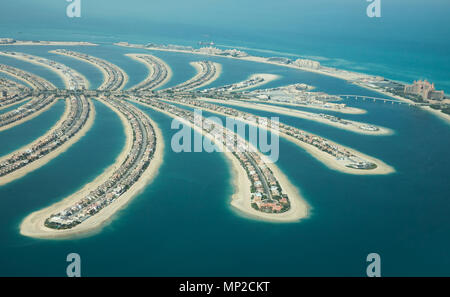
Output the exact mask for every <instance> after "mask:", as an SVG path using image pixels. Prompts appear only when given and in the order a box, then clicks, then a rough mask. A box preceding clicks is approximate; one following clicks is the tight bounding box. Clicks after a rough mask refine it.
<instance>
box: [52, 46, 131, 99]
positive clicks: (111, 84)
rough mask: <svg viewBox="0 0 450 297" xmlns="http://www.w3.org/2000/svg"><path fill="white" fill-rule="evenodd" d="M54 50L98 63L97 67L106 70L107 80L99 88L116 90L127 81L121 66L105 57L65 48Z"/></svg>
mask: <svg viewBox="0 0 450 297" xmlns="http://www.w3.org/2000/svg"><path fill="white" fill-rule="evenodd" d="M53 52H54V53H57V54H62V55H66V56H69V57H74V58H78V59H81V60H85V61H87V62H90V63H92V64H94V65H96V66H97V67H99V68H101V69H103V70H104V71H106V76H105V81H104V83H103V84H102V85H101V86H100V87H99V90H108V91H115V90H117V89H119V88H120V87H122V86H123V85H124V83H125V74H124V72H123V71H122V70H121V69H120V68H119V67H117V66H116V65H114V64H112V63H110V62H108V61H105V60H103V59H100V58H96V57H93V56H90V55H87V54H83V53H78V52H74V51H69V50H65V49H59V50H55V51H53Z"/></svg>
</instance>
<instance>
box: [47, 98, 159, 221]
mask: <svg viewBox="0 0 450 297" xmlns="http://www.w3.org/2000/svg"><path fill="white" fill-rule="evenodd" d="M104 100H107V101H108V102H109V104H111V105H113V106H114V107H115V108H116V109H117V110H119V112H120V113H122V114H123V115H124V116H125V117H126V119H127V121H128V122H129V124H130V125H131V127H132V131H133V141H132V147H131V150H130V151H129V152H128V154H127V157H126V159H125V160H124V162H123V163H122V164H121V165H120V167H119V168H118V169H117V170H115V171H114V172H113V173H112V175H111V176H110V177H109V178H108V179H107V180H106V181H105V182H103V183H102V184H101V185H99V186H98V187H97V188H96V189H94V190H92V191H91V192H89V194H87V195H86V196H84V197H83V198H82V199H81V200H79V201H78V202H76V203H74V204H73V205H72V206H71V207H68V208H66V209H64V210H63V211H61V212H59V213H56V214H52V215H51V216H50V217H49V218H47V219H46V221H45V226H46V227H48V228H52V229H58V230H64V229H71V228H73V227H75V226H77V225H79V224H81V223H82V222H84V221H85V220H86V219H88V218H89V217H91V216H94V215H95V214H97V213H98V212H100V211H101V210H102V209H104V208H105V207H107V206H108V205H110V204H111V203H113V202H114V201H116V200H117V199H118V198H120V197H121V196H122V195H124V194H125V193H126V192H127V191H128V190H129V189H130V188H131V187H132V186H133V184H135V183H136V182H137V181H138V180H139V179H140V177H141V176H142V174H143V173H144V172H145V170H146V169H147V167H148V166H149V165H150V161H151V159H152V157H153V154H154V152H155V147H156V141H157V139H156V135H155V132H154V130H153V126H152V125H151V123H150V120H149V119H148V117H147V116H145V115H144V114H143V113H142V112H141V111H139V110H138V109H137V108H135V107H134V106H132V105H131V104H129V103H125V102H122V101H119V100H116V99H114V98H104Z"/></svg>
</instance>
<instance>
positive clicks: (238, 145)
mask: <svg viewBox="0 0 450 297" xmlns="http://www.w3.org/2000/svg"><path fill="white" fill-rule="evenodd" d="M132 99H134V100H136V101H139V102H142V103H145V104H149V105H151V106H152V107H154V108H156V109H159V110H162V111H164V112H167V113H169V114H171V115H172V116H175V117H179V118H182V119H184V120H186V121H188V122H190V123H191V124H193V125H194V126H197V127H198V128H200V129H201V130H202V131H204V132H206V133H208V134H209V135H210V136H211V137H212V138H213V139H214V140H215V143H216V145H219V146H221V145H223V146H224V148H226V149H227V150H228V151H230V152H232V153H233V155H234V156H235V157H236V158H237V159H238V160H239V162H240V164H241V166H242V167H243V168H244V169H245V171H246V172H247V175H248V177H249V180H250V181H251V189H250V190H251V193H252V194H251V205H252V207H253V208H254V209H256V210H259V211H262V212H266V213H282V212H285V211H287V210H289V209H290V202H289V198H288V196H287V195H286V194H285V193H283V191H282V189H281V186H280V184H279V183H278V181H277V179H276V177H275V176H274V175H273V173H272V171H271V170H270V169H269V167H268V166H267V164H266V163H265V162H264V161H263V159H262V158H261V156H260V154H259V153H257V152H256V151H254V150H252V149H251V148H250V147H249V144H248V142H247V141H245V139H243V138H242V137H240V136H238V135H237V134H236V133H234V132H233V131H230V130H227V129H225V127H223V126H222V125H220V124H218V123H217V122H213V121H211V120H209V119H205V118H203V117H202V119H201V121H198V120H196V118H195V116H194V112H193V111H190V110H186V109H183V108H179V107H177V106H174V105H172V104H168V103H166V102H163V101H161V100H156V99H154V98H151V97H143V96H141V97H132Z"/></svg>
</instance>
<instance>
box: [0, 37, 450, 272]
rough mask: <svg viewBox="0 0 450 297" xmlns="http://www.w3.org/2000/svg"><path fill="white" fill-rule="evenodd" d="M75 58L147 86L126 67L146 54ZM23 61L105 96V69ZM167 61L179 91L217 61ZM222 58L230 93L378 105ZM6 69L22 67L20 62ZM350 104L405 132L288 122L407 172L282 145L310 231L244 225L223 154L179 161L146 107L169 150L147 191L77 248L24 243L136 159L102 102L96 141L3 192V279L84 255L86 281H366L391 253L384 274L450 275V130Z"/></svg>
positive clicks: (411, 115) (423, 117) (422, 117)
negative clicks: (358, 167) (293, 91)
mask: <svg viewBox="0 0 450 297" xmlns="http://www.w3.org/2000/svg"><path fill="white" fill-rule="evenodd" d="M74 49H76V50H78V51H82V52H86V53H90V54H92V55H96V56H98V57H100V58H105V59H108V60H109V55H111V61H114V62H115V63H117V64H118V65H119V66H121V67H122V68H123V69H124V70H126V71H127V73H128V74H129V76H130V84H129V85H128V86H131V85H133V84H134V83H137V82H139V81H140V80H141V79H143V78H144V77H145V75H146V70H145V68H144V67H142V65H140V64H139V63H136V62H133V61H131V60H130V59H128V58H127V57H125V56H123V54H124V53H127V52H140V51H136V50H130V49H121V48H117V47H113V46H110V45H107V46H105V47H104V46H100V47H96V48H88V47H74ZM14 50H19V47H15V49H14ZM20 50H22V51H27V52H30V53H33V54H36V55H42V56H46V57H51V58H52V59H55V60H58V61H61V62H63V63H66V64H68V65H69V66H71V67H74V68H76V69H77V70H78V71H80V72H81V73H82V74H84V75H85V76H86V77H87V78H88V79H89V80H90V81H91V86H92V87H95V86H98V85H99V84H100V82H101V73H100V72H99V71H97V70H96V69H95V68H93V67H92V66H90V65H88V64H84V63H77V62H75V61H74V60H71V59H69V58H65V57H60V56H57V55H51V54H48V53H47V51H48V50H49V47H22V48H20ZM153 54H155V55H157V56H158V57H161V58H162V59H164V60H165V61H166V62H167V63H168V64H169V65H170V66H171V67H172V69H173V71H174V76H173V79H172V80H171V81H170V82H169V83H168V84H167V86H170V85H174V84H176V83H178V82H182V81H184V80H186V79H189V78H190V77H191V76H192V75H193V73H194V71H193V68H192V67H191V66H190V65H189V62H190V61H193V60H199V59H205V57H200V56H188V55H179V54H171V53H162V52H154V53H153ZM211 60H214V61H219V62H220V63H222V64H223V76H222V77H221V78H220V81H219V82H216V83H215V84H217V85H219V84H227V83H232V82H236V81H239V80H242V79H245V78H246V77H247V76H248V75H250V74H252V73H255V72H270V73H277V74H280V75H282V78H281V79H280V80H277V81H275V82H273V83H271V86H277V85H283V84H287V83H293V82H305V83H310V84H312V85H315V86H317V87H318V89H319V90H322V91H326V92H329V93H332V94H346V93H350V94H359V95H363V94H364V95H368V96H370V95H373V93H372V92H370V91H367V90H365V89H361V88H358V87H356V86H354V85H351V84H348V83H346V82H343V81H341V80H338V79H334V78H328V77H322V76H319V75H316V74H311V73H306V72H302V71H297V70H291V69H287V70H286V69H282V68H281V67H274V66H268V65H259V64H256V63H250V62H239V61H234V60H229V59H218V58H215V59H211ZM0 62H2V63H8V64H9V63H10V62H11V65H13V63H14V61H12V60H9V59H6V60H0ZM16 63H17V62H16ZM19 64H20V65H19ZM17 65H19V66H20V67H21V68H23V69H25V70H28V71H30V72H33V73H36V74H38V75H42V76H43V77H45V78H47V79H48V80H50V81H52V82H53V83H55V84H56V85H58V84H59V83H60V80H59V79H58V78H57V77H55V76H54V75H52V73H51V72H49V71H47V70H41V69H40V68H39V69H38V68H36V67H34V66H33V65H32V64H29V63H17ZM19 66H18V67H19ZM345 102H346V103H348V104H349V105H351V106H355V107H360V108H363V109H366V110H367V111H368V113H367V114H364V115H350V116H348V117H349V118H350V117H351V118H352V119H355V120H360V121H365V122H372V123H375V124H379V125H383V126H386V127H389V128H391V129H393V130H394V131H395V134H394V135H392V136H386V137H374V136H363V135H358V134H354V133H349V132H345V131H341V130H339V129H335V128H333V127H328V126H325V125H322V124H319V123H313V122H309V121H306V120H301V119H297V118H293V117H288V116H282V115H280V121H283V122H285V123H287V124H290V125H293V126H296V127H299V128H301V129H304V130H307V131H309V132H312V133H317V134H319V135H321V136H324V137H328V138H330V139H332V140H334V141H336V142H338V143H341V144H343V145H347V146H350V147H353V148H355V149H357V150H360V151H361V152H364V153H366V154H369V155H372V156H374V157H377V158H380V159H382V160H383V161H384V162H386V163H388V164H389V165H391V166H393V167H394V168H395V169H396V173H394V174H392V175H388V176H353V175H347V174H342V173H339V172H336V171H332V170H329V169H328V168H326V167H325V166H324V165H322V164H321V163H320V162H318V161H317V160H316V159H314V158H313V157H311V156H310V155H308V154H307V153H305V152H304V151H303V150H302V149H301V148H298V147H297V146H295V145H293V144H291V143H289V142H287V141H285V140H283V139H280V159H279V161H278V162H277V165H278V166H279V167H280V168H281V169H282V170H283V171H284V172H285V174H286V175H287V176H288V177H289V178H290V180H291V182H292V183H293V184H294V185H295V186H297V187H298V188H299V189H300V191H301V193H302V195H303V196H304V197H305V199H306V200H307V202H308V204H309V205H310V206H311V213H310V216H309V217H308V218H307V219H304V220H302V221H301V222H299V223H292V224H272V223H266V222H260V221H256V220H252V219H247V218H244V217H242V216H241V215H240V214H239V213H237V212H236V211H235V210H234V209H232V208H231V206H230V204H229V202H230V196H231V194H232V192H233V189H232V184H231V173H230V170H229V165H228V163H227V160H226V159H225V158H224V157H223V156H222V155H221V154H219V153H213V154H207V153H180V154H177V153H174V152H173V151H172V150H171V148H170V141H171V137H172V135H173V134H174V133H176V131H175V130H171V129H170V123H171V119H170V118H169V117H167V116H165V115H162V114H159V113H157V112H154V111H152V110H150V109H147V108H143V107H141V108H142V109H143V110H144V111H145V112H146V113H148V115H150V116H151V117H152V119H154V120H155V121H156V123H157V124H158V125H159V127H160V128H161V130H162V132H163V136H164V142H165V149H164V163H163V165H162V166H161V168H160V170H159V173H158V175H157V177H156V178H155V179H154V181H153V182H152V183H151V184H150V185H149V186H147V188H146V189H145V191H144V192H143V193H141V194H140V195H138V196H137V197H136V198H135V199H133V200H132V202H131V203H130V204H129V205H128V206H127V208H125V209H124V210H122V211H121V212H120V213H119V214H117V215H116V216H115V217H114V219H113V220H112V222H111V223H110V224H108V225H107V226H106V227H104V228H103V229H102V230H101V232H100V233H98V234H96V235H93V236H90V237H87V238H82V239H76V240H65V241H48V240H35V239H30V238H26V237H23V236H21V235H20V234H19V233H18V227H19V225H20V222H21V220H22V219H23V218H24V217H25V216H26V215H28V214H29V213H30V212H32V211H35V210H38V209H41V208H43V207H45V206H48V205H50V204H52V203H54V202H56V201H59V200H60V199H62V198H63V197H66V196H67V195H69V194H71V193H73V192H75V191H76V190H77V189H79V188H81V187H82V186H83V185H84V184H86V183H87V182H89V181H91V180H93V179H94V178H95V177H96V176H97V175H99V174H100V173H101V172H102V171H103V170H104V169H105V168H106V167H107V166H109V165H110V164H112V163H113V162H114V159H115V157H116V156H117V155H118V154H119V153H120V151H121V150H122V148H123V145H124V140H125V137H124V134H123V129H122V127H121V123H120V120H119V118H118V117H117V116H116V115H115V114H114V113H113V112H112V111H110V110H109V109H108V108H107V107H105V106H104V105H102V104H101V103H98V102H96V103H95V107H96V109H97V118H96V121H95V124H94V126H93V127H92V129H91V130H90V131H89V132H88V133H87V135H86V136H85V137H83V138H82V139H81V140H80V141H79V142H78V143H77V144H75V145H74V146H73V147H71V148H70V149H69V150H68V151H67V152H65V153H64V154H62V155H60V156H59V157H58V158H57V159H55V160H53V161H51V162H50V163H48V164H47V165H45V166H43V167H42V168H40V169H38V170H36V171H35V172H33V173H30V174H29V175H27V176H26V177H24V178H22V179H20V180H17V181H15V182H13V183H11V184H8V185H6V186H2V187H0V241H1V243H2V244H1V245H0V263H1V265H0V275H58V276H64V275H65V267H66V262H65V258H66V255H67V254H68V253H70V252H77V253H79V254H80V255H81V258H82V274H83V275H86V276H87V275H90V276H98V275H102V276H103V275H150V276H161V275H164V276H188V275H201V276H206V275H213V276H216V275H217V276H221V275H235V276H249V275H260V276H264V275H277V276H311V275H356V276H363V275H365V269H366V262H365V258H366V256H367V254H368V253H371V252H377V253H379V254H380V255H381V259H382V274H383V275H386V276H387V275H447V276H448V275H449V274H450V269H449V267H450V257H449V256H448V250H449V249H450V239H449V236H448V230H449V229H450V217H449V216H448V213H449V212H450V202H449V195H448V193H449V191H450V185H449V183H448V168H450V160H449V158H448V150H449V148H450V130H449V126H448V125H447V124H445V123H444V122H442V121H441V120H440V119H438V118H436V117H434V116H433V115H431V114H429V113H426V112H424V111H422V110H418V109H414V108H411V107H407V106H406V105H391V104H383V103H373V102H360V101H355V100H348V101H345ZM58 104H60V103H58ZM58 108H59V110H58ZM243 110H245V109H243ZM247 111H250V112H253V113H255V114H259V115H262V116H271V115H273V116H278V115H276V114H270V113H267V112H260V111H254V110H247ZM62 112H63V105H61V104H60V105H59V106H55V107H53V108H52V109H51V111H48V112H45V113H43V114H42V115H40V116H39V117H37V118H35V119H33V120H32V121H30V122H28V123H26V124H23V125H20V126H17V127H16V128H14V131H13V130H10V131H11V132H10V131H4V132H1V133H0V144H1V145H0V150H1V151H0V154H1V155H4V154H5V153H7V152H8V151H10V150H11V149H15V148H18V147H20V146H21V145H23V144H25V143H28V142H30V141H32V140H33V139H35V138H37V137H39V135H41V134H43V133H42V132H43V131H45V130H46V129H47V128H48V127H50V126H51V125H52V123H54V122H55V121H56V120H57V118H58V117H59V116H60V115H61V114H62ZM206 115H208V114H206ZM38 121H41V122H38ZM32 122H33V124H31V123H32ZM26 125H29V126H26ZM24 127H27V128H24ZM18 129H22V130H20V131H21V132H17V131H19V130H18ZM5 133H9V134H5ZM25 133H28V134H25ZM5 145H6V146H5Z"/></svg>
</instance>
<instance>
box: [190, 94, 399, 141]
mask: <svg viewBox="0 0 450 297" xmlns="http://www.w3.org/2000/svg"><path fill="white" fill-rule="evenodd" d="M199 100H204V101H208V102H211V103H220V104H227V105H231V106H239V107H244V108H250V109H255V110H262V111H267V112H271V113H278V114H282V115H287V116H292V117H297V118H301V119H305V120H310V121H314V122H319V123H322V124H325V125H329V126H333V127H335V128H339V129H342V130H347V131H350V132H354V133H358V134H364V135H375V136H381V135H392V134H393V133H394V132H393V131H392V130H391V129H388V128H385V127H380V126H376V127H377V128H379V130H378V131H369V130H364V129H360V128H359V127H360V126H361V125H370V124H367V123H362V122H356V121H350V120H345V121H347V122H349V123H350V124H341V123H339V122H333V121H330V120H327V119H323V118H321V117H319V116H317V114H315V113H310V112H306V111H301V110H294V109H289V108H285V107H280V106H268V105H266V104H259V103H249V102H243V101H236V100H220V99H210V98H201V99H199Z"/></svg>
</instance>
